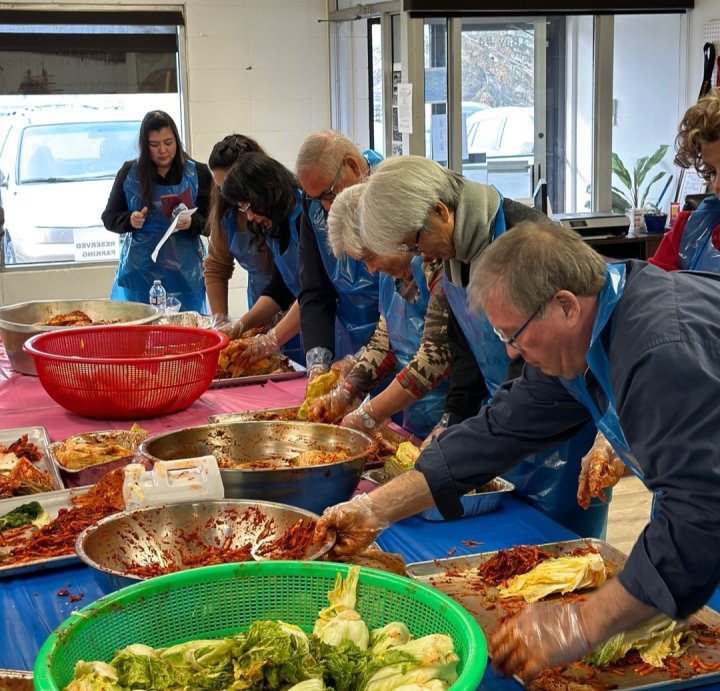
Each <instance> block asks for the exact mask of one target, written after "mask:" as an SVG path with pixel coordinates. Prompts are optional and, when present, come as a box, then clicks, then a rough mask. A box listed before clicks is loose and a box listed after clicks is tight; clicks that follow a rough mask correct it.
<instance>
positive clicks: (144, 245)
mask: <svg viewBox="0 0 720 691" xmlns="http://www.w3.org/2000/svg"><path fill="white" fill-rule="evenodd" d="M188 189H189V190H190V192H191V195H192V204H193V205H194V204H195V202H196V200H197V195H198V176H197V170H196V168H195V163H194V162H193V161H187V162H186V163H185V172H184V173H183V177H182V181H181V182H180V183H179V184H177V185H157V184H156V185H154V186H153V201H152V204H151V205H150V207H149V208H148V213H147V215H146V216H145V223H144V224H143V227H142V228H140V229H139V230H135V231H133V232H132V233H128V234H127V235H126V236H125V239H124V241H123V246H122V250H121V251H120V260H119V261H118V268H117V272H116V273H115V282H114V284H113V287H112V292H111V294H110V297H111V299H112V300H130V301H133V302H145V303H146V302H148V293H149V292H150V287H151V286H152V284H153V281H154V280H160V281H162V284H163V287H164V288H165V290H166V291H167V294H168V295H170V294H171V293H172V294H175V295H176V296H177V298H178V300H180V302H181V304H182V309H183V311H190V310H194V311H197V312H200V313H205V312H206V311H207V309H206V301H205V280H204V278H203V259H204V257H205V248H204V247H203V244H202V242H201V240H200V238H199V237H198V236H197V235H191V234H189V233H186V232H185V231H182V230H180V231H177V232H175V233H173V234H172V235H171V236H170V237H169V238H168V240H167V242H166V243H165V244H164V245H163V246H162V248H161V249H160V252H159V254H158V258H157V262H154V261H153V260H152V257H151V254H152V252H153V250H154V249H155V246H156V245H157V243H158V242H159V241H160V239H161V238H162V236H163V234H164V233H165V231H166V230H167V229H168V227H169V226H170V223H171V222H172V219H170V218H167V217H165V216H164V215H163V212H162V204H161V201H160V197H161V196H163V195H168V194H176V195H181V194H182V193H183V192H186V190H188ZM123 190H124V192H125V199H126V200H127V206H128V210H129V211H140V210H141V209H142V208H143V206H145V203H144V202H143V199H142V191H141V189H140V179H139V177H138V171H137V164H136V163H134V164H133V165H132V167H131V168H130V171H129V172H128V175H127V178H125V182H124V184H123Z"/></svg>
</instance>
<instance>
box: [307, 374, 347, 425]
mask: <svg viewBox="0 0 720 691" xmlns="http://www.w3.org/2000/svg"><path fill="white" fill-rule="evenodd" d="M358 403H359V400H358V395H357V391H356V389H355V387H354V386H353V385H352V384H351V383H350V382H348V381H344V382H341V383H340V384H339V385H338V386H336V387H335V388H334V389H332V390H331V391H329V392H328V393H326V394H324V395H323V396H320V397H318V398H316V399H315V400H314V401H313V402H312V404H311V405H310V410H309V411H308V418H307V419H308V420H309V421H310V422H327V423H335V422H337V421H338V420H340V419H341V418H342V417H343V415H345V413H346V412H347V411H348V410H349V409H350V408H352V407H354V406H356V405H357V404H358Z"/></svg>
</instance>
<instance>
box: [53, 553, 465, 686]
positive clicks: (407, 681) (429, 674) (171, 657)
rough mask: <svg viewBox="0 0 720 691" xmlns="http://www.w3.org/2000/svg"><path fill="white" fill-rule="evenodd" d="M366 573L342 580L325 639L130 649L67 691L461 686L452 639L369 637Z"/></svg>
mask: <svg viewBox="0 0 720 691" xmlns="http://www.w3.org/2000/svg"><path fill="white" fill-rule="evenodd" d="M359 573H360V569H359V567H357V566H352V567H350V569H349V571H348V576H347V580H346V581H343V578H342V575H341V574H338V576H337V579H336V581H335V587H334V589H333V590H332V591H330V592H329V593H328V599H329V601H330V606H329V607H326V608H324V609H323V610H321V612H320V613H319V619H318V621H317V623H316V629H319V635H316V633H317V632H316V633H312V634H307V633H306V632H304V631H303V630H302V629H300V628H299V627H297V626H294V625H292V624H288V623H286V622H283V621H256V622H254V623H252V624H251V625H250V627H249V628H248V630H247V632H245V633H238V634H237V635H235V636H232V637H230V638H224V639H211V640H196V641H188V642H186V643H180V644H178V645H174V646H171V647H169V648H164V649H163V648H161V649H157V650H155V649H153V648H150V647H149V646H146V645H142V644H134V645H129V646H127V647H126V648H123V649H122V650H120V651H118V652H117V653H116V654H115V656H114V657H113V659H112V660H111V661H110V663H109V664H107V663H105V662H82V661H80V662H78V663H77V665H76V666H75V674H74V678H73V680H72V681H71V682H70V684H69V685H68V686H66V687H65V691H136V690H137V689H153V690H155V691H165V690H167V691H173V690H178V691H181V690H182V691H190V690H191V689H192V690H197V691H215V690H219V689H227V691H251V690H252V689H262V690H263V691H275V690H277V691H325V689H332V690H333V691H393V690H394V689H397V688H399V687H402V689H403V691H445V689H447V688H448V687H449V686H450V685H451V684H452V683H453V682H454V681H455V680H456V679H457V672H456V666H457V662H458V661H459V658H458V656H457V655H456V654H455V652H454V650H453V644H452V639H451V638H450V637H449V636H446V635H445V634H431V635H429V636H424V637H423V638H418V639H413V638H412V635H411V633H410V631H409V630H408V628H407V626H405V624H403V623H402V622H392V623H390V624H388V625H386V626H383V627H381V628H378V629H374V630H373V631H368V628H367V625H366V624H365V622H364V621H363V620H362V619H361V618H360V615H359V614H358V613H357V611H356V610H355V597H356V595H355V593H356V588H357V583H358V577H359ZM369 643H370V644H371V647H370V648H369V647H368V644H369Z"/></svg>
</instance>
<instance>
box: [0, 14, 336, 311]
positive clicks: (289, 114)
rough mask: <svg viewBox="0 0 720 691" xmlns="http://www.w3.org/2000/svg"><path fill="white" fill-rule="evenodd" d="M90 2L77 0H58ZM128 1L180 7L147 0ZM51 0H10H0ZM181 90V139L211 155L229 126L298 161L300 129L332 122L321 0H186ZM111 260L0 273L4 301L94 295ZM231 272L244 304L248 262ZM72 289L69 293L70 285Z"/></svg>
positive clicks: (236, 298) (234, 303) (200, 154)
mask: <svg viewBox="0 0 720 691" xmlns="http://www.w3.org/2000/svg"><path fill="white" fill-rule="evenodd" d="M82 5H91V6H92V7H93V9H95V8H98V7H102V5H101V4H99V3H98V2H97V1H96V0H77V1H75V2H73V3H72V4H67V5H63V8H67V9H72V8H74V7H80V6H82ZM124 5H127V6H128V9H130V8H131V7H132V8H137V7H138V6H144V5H147V6H151V7H169V8H177V7H178V4H177V3H172V2H164V1H163V0H152V2H147V1H146V2H143V1H142V0H140V1H137V0H135V1H134V2H122V1H121V2H117V3H112V4H108V5H107V6H108V7H109V8H111V9H113V10H117V9H118V7H122V6H124ZM3 6H5V7H18V6H28V7H32V6H36V7H38V8H39V9H45V8H48V9H49V8H52V9H58V7H59V5H58V4H57V3H53V4H52V5H48V4H47V3H43V4H38V3H36V2H32V0H15V2H13V3H12V5H10V4H5V3H0V8H1V7H3ZM184 8H185V21H186V26H185V32H186V45H185V46H183V47H182V48H181V50H183V52H184V53H185V57H186V61H185V62H186V66H187V81H186V83H185V88H186V93H185V96H186V100H187V103H188V105H189V121H188V123H187V127H186V132H187V135H186V137H185V139H186V142H185V144H186V146H187V148H188V150H189V152H190V153H191V155H192V156H193V157H194V158H196V159H198V160H200V161H205V160H207V157H208V154H209V153H210V150H211V148H212V146H213V145H214V144H215V142H217V141H218V140H220V139H221V138H222V137H224V136H225V135H226V134H229V133H231V132H241V133H243V134H247V135H250V136H252V137H254V138H256V139H257V140H258V141H259V142H260V143H261V144H262V146H263V147H265V149H266V150H267V151H268V153H269V154H270V155H271V156H274V157H275V158H277V159H278V160H280V161H282V162H283V163H284V164H285V165H287V166H288V167H289V168H291V169H292V168H294V164H295V157H296V155H297V151H298V149H299V147H300V144H301V143H302V141H303V139H304V138H305V136H306V135H307V134H308V133H309V132H311V131H313V130H317V129H324V128H327V127H329V126H330V92H329V83H328V82H329V80H328V74H329V56H328V33H327V26H328V25H327V23H326V22H319V21H318V20H323V19H326V18H327V2H326V0H186V2H185V3H184ZM114 272H115V270H114V268H109V267H93V268H88V269H74V270H72V272H70V271H68V270H67V269H65V270H57V269H48V270H37V271H30V272H22V273H20V272H6V273H4V274H2V286H0V304H12V303H14V302H19V301H21V300H24V299H36V298H47V299H52V298H54V297H58V298H59V297H84V296H87V297H100V296H107V295H108V294H109V291H110V286H111V284H112V279H113V276H114ZM235 274H236V275H235V276H234V277H233V280H232V282H231V312H232V313H233V314H237V315H238V316H239V314H240V313H241V311H242V309H243V304H244V288H243V286H244V284H245V275H244V274H245V272H244V271H242V270H241V269H240V268H238V269H237V270H236V271H235ZM71 292H72V293H73V294H72V295H70V293H71Z"/></svg>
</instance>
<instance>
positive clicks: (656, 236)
mask: <svg viewBox="0 0 720 691" xmlns="http://www.w3.org/2000/svg"><path fill="white" fill-rule="evenodd" d="M662 239H663V234H662V233H651V234H647V233H646V234H643V235H638V236H637V237H629V236H627V235H625V236H617V235H603V236H591V237H586V238H584V240H585V242H587V243H588V245H590V246H591V247H594V248H595V249H596V250H597V251H598V252H600V254H602V255H604V256H606V257H610V258H612V259H648V258H649V257H652V256H653V254H655V250H656V249H657V248H658V245H659V244H660V242H661V240H662Z"/></svg>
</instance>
